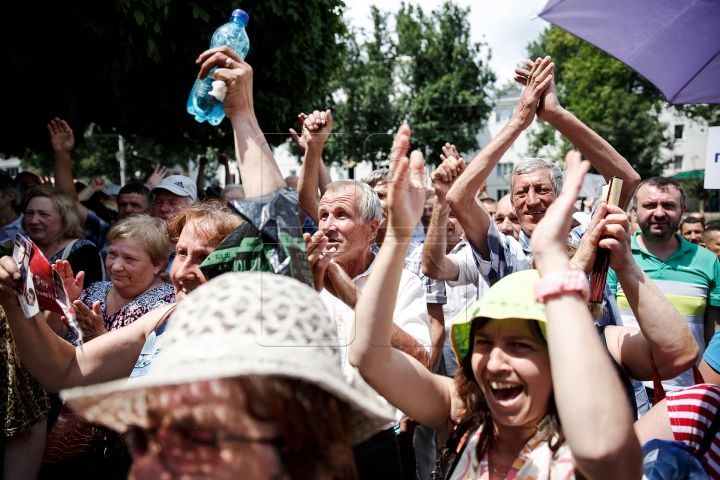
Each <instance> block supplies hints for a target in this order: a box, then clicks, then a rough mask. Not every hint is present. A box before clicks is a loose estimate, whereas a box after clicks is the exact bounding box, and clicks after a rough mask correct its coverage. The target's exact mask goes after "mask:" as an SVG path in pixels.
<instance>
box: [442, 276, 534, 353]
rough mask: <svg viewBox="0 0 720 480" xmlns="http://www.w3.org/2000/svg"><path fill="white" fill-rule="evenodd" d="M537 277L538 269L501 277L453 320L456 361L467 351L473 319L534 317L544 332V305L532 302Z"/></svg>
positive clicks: (523, 318) (451, 338)
mask: <svg viewBox="0 0 720 480" xmlns="http://www.w3.org/2000/svg"><path fill="white" fill-rule="evenodd" d="M539 279H540V274H539V273H538V271H537V270H523V271H521V272H516V273H513V274H512V275H508V276H506V277H503V278H502V279H501V280H500V281H499V282H497V283H496V284H495V285H493V286H492V287H491V288H490V290H488V292H487V293H486V294H485V295H484V296H483V297H482V298H481V299H480V300H478V301H477V302H475V303H473V304H472V305H471V306H470V308H468V309H467V310H465V312H464V313H461V314H460V315H458V316H457V317H455V318H454V319H453V320H452V324H451V327H450V340H451V341H452V346H453V350H454V351H455V357H456V358H457V361H458V363H460V362H462V360H463V358H465V356H466V355H467V354H468V352H469V351H470V340H471V339H470V333H471V331H472V322H473V320H475V319H476V318H490V319H495V320H506V319H511V318H515V319H520V320H536V321H537V322H538V323H539V324H540V330H542V332H543V335H545V323H546V322H547V316H546V315H545V305H544V304H542V303H537V302H536V301H535V292H534V291H533V287H534V286H535V283H536V282H537V281H538V280H539Z"/></svg>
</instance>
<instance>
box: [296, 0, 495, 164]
mask: <svg viewBox="0 0 720 480" xmlns="http://www.w3.org/2000/svg"><path fill="white" fill-rule="evenodd" d="M468 11H469V9H462V8H460V7H458V6H457V5H455V4H453V3H451V2H446V3H444V4H443V5H442V6H441V7H440V8H439V9H438V10H435V11H433V12H432V13H431V14H430V15H426V14H425V13H424V12H423V11H422V9H420V8H416V7H413V6H412V5H405V4H404V3H403V4H402V6H401V8H400V11H399V12H398V13H397V14H396V15H394V20H395V24H396V28H395V30H394V31H393V30H392V29H391V28H390V26H389V25H390V23H391V20H393V18H392V17H391V15H390V14H388V13H386V12H381V11H380V10H379V9H378V8H376V7H372V9H371V15H372V18H373V25H374V27H373V31H372V32H369V33H365V32H363V33H364V39H363V40H361V41H358V40H357V35H356V32H352V31H351V32H349V34H348V35H347V36H346V37H345V39H344V42H345V45H346V51H347V56H346V58H345V64H344V67H343V68H342V69H341V70H339V71H338V73H337V74H336V76H335V77H334V78H333V79H332V81H331V82H330V84H329V85H328V89H327V91H326V93H325V95H323V96H322V97H321V99H320V100H319V101H318V102H316V103H314V104H313V105H312V106H311V107H310V108H314V109H319V110H324V109H327V108H330V109H332V111H333V133H335V135H333V137H332V139H331V140H329V141H328V144H327V145H326V148H325V151H324V160H325V161H326V162H328V163H335V164H343V163H344V162H348V165H352V164H353V163H357V162H359V161H362V160H369V161H372V162H373V163H375V164H377V163H379V162H382V161H383V160H385V159H387V156H388V154H389V152H390V147H391V145H392V132H393V131H394V130H396V129H397V127H398V126H399V125H400V124H401V123H403V122H407V123H409V124H410V126H411V127H412V130H413V145H412V148H418V149H421V150H423V153H424V154H425V156H426V161H429V162H432V163H435V164H437V163H439V162H440V158H439V154H440V153H441V147H442V145H444V144H445V142H450V143H454V144H455V145H456V146H457V147H458V149H459V150H460V151H462V152H467V151H471V150H474V149H477V148H478V140H477V138H476V137H477V133H478V132H479V131H480V130H481V129H482V127H483V126H484V125H485V122H486V121H487V117H488V116H489V114H490V111H491V110H492V101H491V100H490V89H491V87H492V84H493V82H494V81H495V75H494V73H493V72H492V71H491V70H490V68H489V67H488V65H487V62H488V60H489V54H488V55H487V56H486V57H483V55H482V48H483V46H484V45H483V44H481V43H472V42H471V41H470V24H469V22H468V21H467V17H468ZM295 152H296V154H299V153H300V152H299V151H298V150H295Z"/></svg>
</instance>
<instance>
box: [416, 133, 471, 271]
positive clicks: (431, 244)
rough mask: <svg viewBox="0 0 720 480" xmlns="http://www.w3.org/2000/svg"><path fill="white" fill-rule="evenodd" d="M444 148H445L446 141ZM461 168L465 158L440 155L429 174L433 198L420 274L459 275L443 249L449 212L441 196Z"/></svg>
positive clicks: (456, 267) (452, 257)
mask: <svg viewBox="0 0 720 480" xmlns="http://www.w3.org/2000/svg"><path fill="white" fill-rule="evenodd" d="M445 148H448V147H447V145H446V146H445ZM452 148H454V146H452ZM464 169H465V162H464V161H463V159H462V158H459V157H454V156H445V155H443V162H442V163H441V164H440V166H439V167H438V168H436V169H435V171H434V172H433V173H432V177H431V178H432V182H433V185H434V186H435V200H434V204H433V212H432V216H431V217H430V225H429V226H428V229H427V234H426V236H425V245H424V246H423V257H422V271H423V274H424V275H427V276H428V277H430V278H434V279H437V280H453V281H454V280H457V279H458V276H459V275H460V266H459V265H458V262H457V258H455V257H454V256H449V255H447V254H446V253H445V246H446V244H447V221H448V216H449V215H450V206H449V205H448V202H447V200H446V198H445V196H446V195H447V192H448V191H449V190H450V187H452V184H453V183H454V182H455V179H457V178H458V176H459V175H460V174H461V173H462V172H463V170H464Z"/></svg>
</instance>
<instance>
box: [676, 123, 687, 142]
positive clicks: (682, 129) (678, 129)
mask: <svg viewBox="0 0 720 480" xmlns="http://www.w3.org/2000/svg"><path fill="white" fill-rule="evenodd" d="M684 132H685V125H675V138H676V139H681V138H683V133H684Z"/></svg>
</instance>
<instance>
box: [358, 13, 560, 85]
mask: <svg viewBox="0 0 720 480" xmlns="http://www.w3.org/2000/svg"><path fill="white" fill-rule="evenodd" d="M400 1H401V0H382V1H377V0H345V5H346V8H345V17H346V19H348V20H350V24H351V25H352V26H354V27H358V28H359V27H362V28H365V29H366V30H372V21H371V20H370V6H371V5H376V6H378V8H379V9H380V10H382V11H389V12H392V13H395V12H397V11H398V10H399V9H400ZM454 2H455V3H456V4H458V5H459V6H461V7H463V8H467V7H470V16H469V21H470V28H471V33H470V35H471V39H472V41H473V42H484V43H487V44H488V47H490V49H491V50H492V58H491V60H490V67H491V68H492V69H493V71H495V74H496V75H497V78H498V85H503V84H504V83H505V82H507V81H508V80H511V79H512V76H513V70H514V68H515V66H516V65H517V64H518V63H519V62H520V61H522V60H523V59H524V55H526V47H527V45H528V43H530V42H531V41H533V40H536V39H537V38H538V36H539V35H540V32H542V31H543V30H544V29H545V28H546V27H547V26H548V25H549V23H548V22H546V21H545V20H543V19H541V18H535V19H534V20H533V19H532V18H533V17H534V16H535V15H537V14H538V13H540V11H541V10H542V8H543V7H544V6H545V4H546V3H547V0H454ZM405 3H406V4H407V3H412V4H413V5H420V6H421V7H422V9H423V11H424V12H425V13H426V14H429V13H430V12H431V11H432V10H433V9H436V8H438V7H439V6H440V5H442V0H406V2H405Z"/></svg>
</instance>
